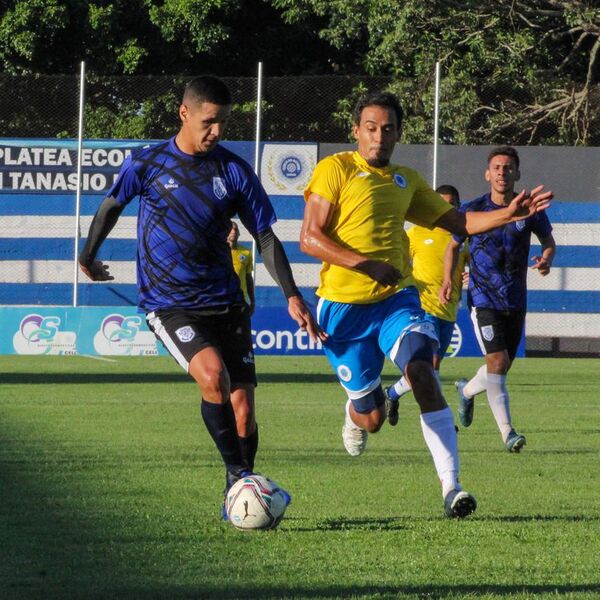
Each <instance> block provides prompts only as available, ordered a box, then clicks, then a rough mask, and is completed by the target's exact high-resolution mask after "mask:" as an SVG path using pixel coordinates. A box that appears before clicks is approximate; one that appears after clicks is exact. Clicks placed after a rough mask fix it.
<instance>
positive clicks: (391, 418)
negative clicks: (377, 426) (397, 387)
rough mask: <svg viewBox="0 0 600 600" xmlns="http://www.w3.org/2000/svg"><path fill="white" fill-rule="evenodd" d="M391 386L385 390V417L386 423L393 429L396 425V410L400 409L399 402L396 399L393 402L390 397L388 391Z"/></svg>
mask: <svg viewBox="0 0 600 600" xmlns="http://www.w3.org/2000/svg"><path fill="white" fill-rule="evenodd" d="M392 388H393V386H391V385H390V386H389V387H386V388H385V416H386V418H387V420H388V423H389V424H390V425H391V426H392V427H394V426H395V425H397V424H398V409H399V408H400V400H398V399H397V398H396V399H395V400H394V399H393V398H392V397H391V393H390V390H391V389H392Z"/></svg>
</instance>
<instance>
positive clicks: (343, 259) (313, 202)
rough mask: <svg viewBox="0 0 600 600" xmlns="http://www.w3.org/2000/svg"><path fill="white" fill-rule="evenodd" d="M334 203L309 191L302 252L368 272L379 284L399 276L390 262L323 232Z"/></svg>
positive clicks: (331, 213) (329, 219)
mask: <svg viewBox="0 0 600 600" xmlns="http://www.w3.org/2000/svg"><path fill="white" fill-rule="evenodd" d="M333 210H334V206H333V204H332V203H331V202H329V201H328V200H326V199H325V198H323V197H322V196H319V195H318V194H315V193H312V194H310V196H309V197H308V200H307V201H306V206H305V207H304V220H303V222H302V230H301V232H300V249H301V250H302V252H305V253H306V254H309V255H310V256H314V257H315V258H318V259H319V260H321V261H323V262H327V263H329V264H332V265H337V266H339V267H345V268H346V269H356V270H357V271H362V272H363V273H365V274H366V275H368V276H369V277H370V278H371V279H373V280H374V281H377V283H380V284H381V285H395V284H396V283H398V281H399V280H400V279H402V273H400V271H398V269H396V268H395V267H393V266H392V265H390V264H388V263H385V262H382V261H378V260H373V259H369V258H367V257H365V256H363V255H362V254H359V253H358V252H354V251H353V250H350V249H349V248H344V247H343V246H340V245H339V244H337V243H336V242H334V241H333V240H332V239H331V237H330V236H329V235H328V233H327V228H328V226H329V223H330V222H331V218H332V216H333Z"/></svg>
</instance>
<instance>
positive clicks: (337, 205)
mask: <svg viewBox="0 0 600 600" xmlns="http://www.w3.org/2000/svg"><path fill="white" fill-rule="evenodd" d="M312 193H314V194H318V195H319V196H321V197H322V198H324V199H325V200H327V201H328V202H331V204H333V205H334V211H333V216H332V219H331V223H330V224H329V227H328V230H327V234H328V235H329V237H330V238H331V239H332V240H333V241H334V242H336V243H337V244H339V245H340V246H343V247H344V248H348V249H350V250H353V251H354V252H358V253H359V254H362V255H363V256H365V257H366V258H368V259H374V260H379V261H385V262H388V263H390V264H392V265H393V266H394V267H396V268H397V269H398V270H399V271H400V272H401V273H402V275H403V278H402V280H401V281H399V282H398V283H397V284H396V285H393V286H383V285H380V284H379V283H377V282H376V281H374V280H373V279H371V278H370V277H369V276H368V275H365V274H364V273H362V272H360V271H357V270H355V269H347V268H345V267H340V266H337V265H332V264H329V263H323V266H322V268H321V274H320V285H319V287H318V289H317V295H318V296H320V297H322V298H324V299H326V300H332V301H334V302H346V303H352V304H370V303H373V302H378V301H380V300H384V299H385V298H387V297H389V296H391V295H392V294H394V293H395V292H397V291H398V290H400V289H402V288H404V287H406V286H409V285H414V283H415V282H414V280H413V277H412V273H411V266H410V257H409V254H408V246H409V244H408V237H407V236H406V232H405V231H404V222H405V220H406V221H410V222H412V223H416V224H417V225H422V226H425V227H432V226H433V224H434V223H435V222H436V221H437V220H438V219H439V218H440V217H441V216H442V215H443V214H445V213H446V212H448V211H449V210H451V208H452V207H451V206H450V205H449V204H448V203H446V202H444V200H442V198H441V197H440V196H439V194H437V193H436V192H434V191H433V190H432V189H431V187H430V186H429V185H428V184H427V183H426V182H425V180H424V179H423V178H422V177H421V176H420V175H419V173H417V171H415V170H414V169H410V168H408V167H402V166H400V165H393V164H390V165H388V166H386V167H383V168H376V167H372V166H370V165H369V164H368V163H367V161H366V160H365V159H364V158H363V157H362V156H361V155H360V154H359V153H358V152H356V151H354V152H340V153H338V154H333V155H331V156H328V157H326V158H324V159H323V160H321V161H319V163H318V164H317V166H316V167H315V170H314V172H313V174H312V177H311V180H310V182H309V183H308V186H307V188H306V189H305V190H304V198H305V200H308V197H309V196H310V194H312Z"/></svg>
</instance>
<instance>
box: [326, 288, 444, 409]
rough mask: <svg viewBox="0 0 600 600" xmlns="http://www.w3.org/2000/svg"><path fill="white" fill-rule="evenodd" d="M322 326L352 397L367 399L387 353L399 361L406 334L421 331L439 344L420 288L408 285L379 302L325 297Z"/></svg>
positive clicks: (329, 354) (331, 356) (329, 353)
mask: <svg viewBox="0 0 600 600" xmlns="http://www.w3.org/2000/svg"><path fill="white" fill-rule="evenodd" d="M317 320H318V322H319V325H320V326H321V327H322V328H323V329H324V330H325V331H326V332H327V333H328V334H329V338H328V339H327V341H326V342H325V343H324V344H323V350H324V351H325V356H327V359H328V360H329V362H330V363H331V366H332V367H333V368H334V370H335V372H336V374H337V376H338V379H339V380H340V383H341V384H342V386H343V387H344V388H345V390H346V392H347V393H348V397H349V398H350V399H353V400H354V399H358V398H362V396H364V395H365V394H368V393H369V392H371V391H373V390H374V389H375V388H377V387H378V386H379V385H380V384H381V370H382V369H383V362H384V360H385V357H386V355H387V356H389V357H390V359H391V360H392V361H393V360H394V359H395V356H396V354H397V352H398V348H399V346H400V342H401V341H402V338H403V337H404V335H405V334H406V333H409V332H420V333H423V334H425V335H427V336H428V337H429V338H431V339H432V340H433V343H434V344H435V345H436V346H437V343H438V341H437V337H436V334H435V330H434V328H433V326H432V325H431V323H428V322H427V321H426V320H425V312H424V311H423V309H422V308H421V301H420V300H419V293H418V292H417V288H415V287H408V288H404V289H403V290H400V291H399V292H398V293H396V294H394V295H393V296H390V297H389V298H386V299H385V300H382V301H380V302H375V303H373V304H347V303H345V302H331V301H330V300H324V299H321V300H319V306H318V309H317Z"/></svg>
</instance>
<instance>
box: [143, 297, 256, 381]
mask: <svg viewBox="0 0 600 600" xmlns="http://www.w3.org/2000/svg"><path fill="white" fill-rule="evenodd" d="M146 321H147V323H148V327H149V328H150V329H151V330H152V331H153V332H154V335H155V336H156V337H157V338H158V339H159V340H160V341H161V342H162V344H163V346H164V347H165V348H166V349H167V351H168V352H169V354H171V356H172V357H173V358H174V359H175V360H176V361H177V362H178V363H179V364H180V365H181V366H182V367H183V368H184V369H185V370H186V372H187V371H189V365H190V361H191V360H192V358H193V357H194V356H195V355H196V354H197V353H198V352H200V350H203V349H204V348H208V347H213V348H216V349H217V350H218V351H219V353H220V354H221V357H222V359H223V363H224V364H225V366H226V367H227V371H228V373H229V378H230V380H231V383H251V384H253V385H256V369H255V366H254V351H253V349H252V331H251V327H250V310H249V308H248V306H247V305H243V306H242V305H235V306H230V307H227V308H224V309H223V310H222V311H219V310H216V309H212V310H191V309H185V308H169V309H165V310H157V311H153V312H150V313H148V314H147V315H146Z"/></svg>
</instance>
